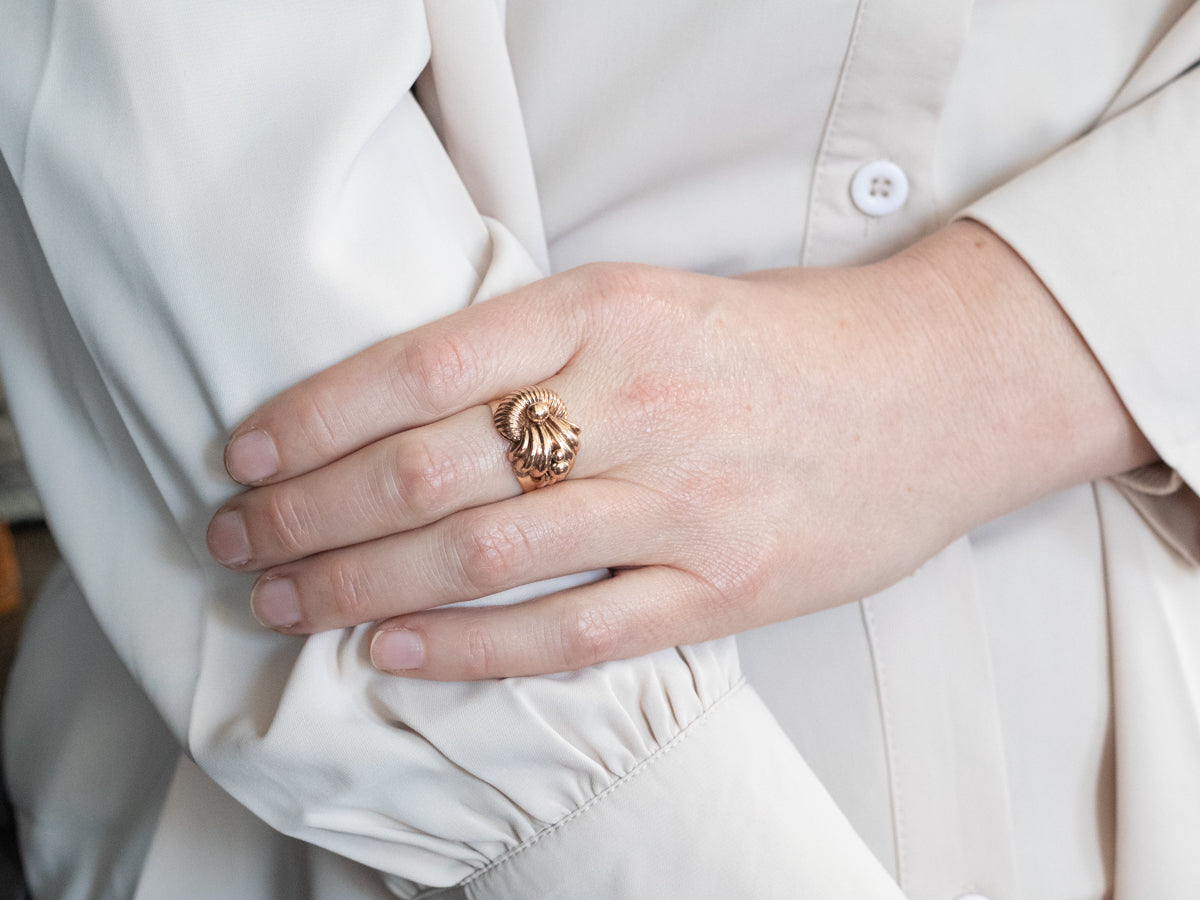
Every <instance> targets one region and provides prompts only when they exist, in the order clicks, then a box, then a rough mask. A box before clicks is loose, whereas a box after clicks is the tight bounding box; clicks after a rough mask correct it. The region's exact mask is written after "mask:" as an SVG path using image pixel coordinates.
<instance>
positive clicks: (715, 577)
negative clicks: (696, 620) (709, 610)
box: [704, 544, 775, 607]
mask: <svg viewBox="0 0 1200 900" xmlns="http://www.w3.org/2000/svg"><path fill="white" fill-rule="evenodd" d="M774 571H775V563H774V558H773V556H772V554H771V553H769V552H768V550H767V548H765V547H763V546H759V545H756V544H747V545H745V546H741V547H735V548H731V549H730V550H729V551H727V552H726V553H724V554H721V555H720V556H715V557H713V558H711V560H710V563H709V566H708V568H707V571H706V572H704V577H705V581H707V582H708V584H709V585H711V587H712V589H713V594H714V596H713V602H714V603H715V604H717V605H722V606H724V605H733V606H739V607H746V606H753V605H754V604H755V603H756V602H757V601H758V600H759V599H761V598H762V597H763V596H764V595H765V594H766V593H767V591H768V589H769V586H770V583H771V581H772V579H773V577H774Z"/></svg>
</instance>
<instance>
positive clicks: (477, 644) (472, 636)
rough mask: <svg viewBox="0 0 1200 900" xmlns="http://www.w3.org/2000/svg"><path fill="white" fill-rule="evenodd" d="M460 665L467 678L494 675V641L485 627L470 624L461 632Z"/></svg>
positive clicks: (495, 671) (472, 678)
mask: <svg viewBox="0 0 1200 900" xmlns="http://www.w3.org/2000/svg"><path fill="white" fill-rule="evenodd" d="M462 665H463V669H464V673H465V675H466V678H467V679H468V680H472V681H478V680H480V679H483V678H494V677H496V675H497V674H498V670H497V668H496V665H497V654H496V642H495V639H494V638H493V636H492V634H491V633H490V632H489V631H488V630H487V629H485V628H483V627H481V626H471V627H469V628H467V629H466V631H464V632H463V659H462Z"/></svg>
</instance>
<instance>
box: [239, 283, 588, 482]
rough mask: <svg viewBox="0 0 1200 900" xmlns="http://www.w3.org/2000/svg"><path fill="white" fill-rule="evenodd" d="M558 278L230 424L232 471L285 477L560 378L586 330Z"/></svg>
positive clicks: (367, 353)
mask: <svg viewBox="0 0 1200 900" xmlns="http://www.w3.org/2000/svg"><path fill="white" fill-rule="evenodd" d="M560 279H561V276H558V277H556V278H550V279H544V280H542V281H539V282H536V283H534V284H533V285H530V286H528V287H525V288H522V289H521V290H519V291H517V292H514V293H512V294H506V295H504V296H503V297H498V298H496V299H494V300H490V301H488V302H487V303H483V304H480V305H478V306H473V307H469V308H468V309H465V310H462V311H460V312H457V313H454V314H452V315H450V316H447V317H445V318H443V319H439V320H437V321H435V322H431V323H430V324H428V325H424V326H422V327H420V328H416V329H414V330H412V331H408V332H405V333H404V334H400V335H397V336H395V337H391V338H387V339H385V340H383V341H380V342H379V343H377V344H374V345H372V346H371V347H368V348H367V349H365V350H363V351H361V352H360V353H357V354H355V355H354V356H351V357H349V358H348V359H346V360H343V361H342V362H340V363H337V364H336V365H334V366H331V367H330V368H328V369H325V370H324V371H321V372H318V373H317V374H315V375H313V376H312V377H310V378H308V379H306V380H304V381H302V382H300V383H299V384H297V385H295V386H294V387H292V388H289V389H288V390H286V391H284V392H283V393H281V394H279V395H277V396H276V397H274V398H273V399H271V400H269V401H267V402H266V403H265V404H264V405H263V406H261V407H260V408H259V409H258V410H257V411H255V412H254V413H252V414H251V415H250V416H249V417H248V418H246V419H245V420H244V421H243V422H242V423H241V424H240V425H238V426H237V428H235V429H234V431H233V433H232V434H231V435H230V438H229V442H228V443H227V444H226V446H225V468H226V470H227V471H228V472H229V474H230V476H231V477H232V478H233V479H234V480H235V481H239V482H241V483H242V484H268V483H272V482H275V481H282V480H284V479H286V478H291V477H293V476H295V475H300V474H303V473H305V472H308V471H311V470H313V469H316V468H320V467H321V466H323V465H325V464H327V463H330V462H332V461H333V460H335V459H340V458H341V457H343V456H345V455H346V454H348V453H351V452H353V451H354V450H357V449H359V448H360V447H364V446H366V445H367V444H370V443H373V442H374V441H377V440H379V439H380V438H383V437H386V436H387V435H389V434H394V433H396V432H398V431H403V430H405V429H408V428H413V427H415V426H418V425H423V424H426V423H429V422H434V421H437V420H439V419H443V418H445V417H446V416H448V415H452V414H454V413H456V412H460V411H461V410H463V409H466V408H467V407H470V406H473V405H476V404H480V403H486V402H487V401H488V400H491V399H493V398H494V397H496V396H498V395H500V394H502V393H505V392H507V391H510V390H513V389H514V388H519V387H521V386H523V385H525V384H533V383H536V382H538V381H541V380H543V379H545V378H548V377H550V376H552V375H554V374H555V373H556V372H558V371H559V370H560V369H562V367H563V366H565V365H566V363H567V361H568V360H569V359H570V358H571V356H572V355H573V354H574V353H575V350H576V349H577V347H578V343H579V338H578V336H579V334H580V329H579V328H578V327H577V325H576V317H575V316H574V315H573V314H572V313H571V305H570V304H569V303H564V302H562V299H561V298H560V297H559V294H561V293H562V291H561V290H558V289H559V288H561V285H560V284H558V283H557V282H559V281H560Z"/></svg>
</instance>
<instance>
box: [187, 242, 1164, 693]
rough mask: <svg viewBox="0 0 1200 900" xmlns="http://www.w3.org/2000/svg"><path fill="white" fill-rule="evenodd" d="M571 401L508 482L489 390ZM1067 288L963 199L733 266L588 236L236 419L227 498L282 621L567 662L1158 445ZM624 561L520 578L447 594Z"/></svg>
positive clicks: (643, 645)
mask: <svg viewBox="0 0 1200 900" xmlns="http://www.w3.org/2000/svg"><path fill="white" fill-rule="evenodd" d="M531 384H541V385H544V386H546V387H548V388H550V389H552V390H554V391H556V392H557V393H559V394H560V395H561V396H562V397H563V398H564V400H565V401H566V403H567V405H568V408H569V412H570V418H571V420H572V421H574V422H576V423H578V424H579V425H580V426H581V427H582V429H583V435H582V445H581V450H580V453H579V457H578V461H577V463H576V465H575V468H574V470H573V471H572V473H571V476H570V478H569V479H568V480H567V481H565V482H563V483H561V484H558V485H554V486H551V487H549V488H545V489H542V490H537V491H534V492H531V493H528V494H521V492H520V489H519V486H518V484H517V481H516V479H515V478H514V476H513V474H512V472H511V470H510V468H509V466H508V464H507V463H506V461H505V459H504V450H505V446H506V445H505V442H504V440H503V439H502V438H501V437H500V436H499V435H497V434H496V432H495V431H494V429H493V428H492V425H491V421H490V413H489V410H488V406H487V404H488V402H489V401H491V400H494V399H496V398H498V397H500V396H502V395H504V394H506V393H508V392H509V391H512V390H515V389H518V388H520V387H523V386H525V385H531ZM1153 458H1154V452H1153V450H1152V449H1151V448H1150V446H1149V444H1148V443H1147V442H1146V440H1145V439H1144V437H1143V436H1142V435H1141V433H1140V432H1139V431H1138V429H1137V427H1136V425H1135V424H1134V423H1133V421H1132V420H1131V419H1130V417H1129V415H1128V413H1127V412H1126V410H1125V409H1124V407H1123V406H1122V404H1121V402H1120V400H1119V398H1118V397H1117V395H1116V393H1115V392H1114V390H1113V388H1112V386H1111V385H1110V384H1109V382H1108V380H1107V378H1106V376H1105V375H1104V372H1103V371H1102V369H1101V368H1100V366H1099V364H1098V363H1097V362H1096V360H1095V359H1094V358H1093V356H1092V355H1091V353H1090V351H1089V350H1088V348H1087V346H1086V344H1085V343H1084V342H1083V339H1082V338H1081V337H1080V335H1079V334H1078V332H1076V330H1075V329H1074V327H1073V326H1072V324H1071V322H1070V320H1069V319H1068V318H1067V317H1066V315H1065V314H1064V313H1063V312H1062V311H1061V309H1060V308H1059V307H1058V305H1057V303H1056V302H1055V301H1054V299H1053V297H1052V296H1051V295H1050V294H1049V293H1048V291H1047V290H1046V289H1045V287H1044V286H1043V285H1042V284H1041V282H1040V281H1039V280H1038V279H1037V277H1036V275H1034V273H1033V272H1032V271H1031V270H1030V269H1029V268H1028V267H1027V266H1026V265H1025V264H1024V262H1023V261H1022V260H1021V259H1020V257H1019V256H1017V255H1016V254H1015V253H1014V252H1013V251H1012V250H1011V249H1010V248H1008V247H1007V245H1005V244H1004V243H1003V242H1002V241H1001V240H1000V239H999V238H997V237H996V236H995V235H994V234H993V233H992V232H990V231H989V230H987V229H986V228H984V227H983V226H981V225H978V224H976V223H974V222H969V221H960V222H956V223H954V224H952V225H950V226H948V227H946V228H944V229H942V230H941V231H939V232H937V233H935V234H934V235H932V236H930V237H929V238H926V239H925V240H923V241H922V242H920V243H918V244H916V245H914V246H913V247H911V248H909V249H908V250H906V251H904V252H902V253H900V254H898V255H897V256H894V257H892V258H890V259H888V260H885V261H883V262H880V263H877V264H874V265H870V266H865V267H861V268H852V269H851V268H847V269H816V270H809V269H785V270H775V271H770V272H761V273H754V274H751V275H747V276H744V277H742V278H736V279H730V278H718V277H712V276H703V275H694V274H689V273H684V272H677V271H670V270H664V269H655V268H650V267H643V266H635V265H625V264H600V265H594V266H586V267H583V268H580V269H576V270H572V271H569V272H565V273H563V274H561V275H556V276H553V277H551V278H547V279H544V280H542V281H539V282H537V283H535V284H532V285H530V286H528V287H526V288H523V289H521V290H518V291H516V292H514V293H511V294H508V295H506V296H503V297H499V298H497V299H494V300H492V301H489V302H487V303H485V304H481V305H479V306H477V307H473V308H470V309H467V310H465V311H463V312H459V313H456V314H454V315H452V316H449V317H447V318H445V319H442V320H440V321H438V322H435V323H433V324H431V325H428V326H426V327H423V328H420V329H417V330H414V331H412V332H409V333H406V334H402V335H399V336H397V337H395V338H392V339H390V340H387V341H384V342H382V343H380V344H378V345H376V346H374V347H371V348H369V349H367V350H366V351H364V352H362V353H360V354H358V355H356V356H354V357H352V358H350V359H348V360H346V361H345V362H343V363H340V364H338V365H336V366H334V367H332V368H330V369H328V370H326V371H324V372H322V373H320V374H318V375H316V376H314V377H312V378H310V379H308V380H306V381H304V382H303V383H301V384H299V385H297V386H296V387H294V388H292V389H291V390H289V391H286V392H284V393H283V394H281V395H280V396H278V397H276V398H275V399H273V400H271V401H270V402H268V403H267V404H266V405H264V406H263V407H262V408H260V409H259V410H258V411H257V412H255V413H254V414H253V415H251V416H250V417H249V418H248V419H247V420H246V421H245V422H243V423H242V424H241V425H240V426H239V427H238V428H237V429H236V430H235V431H234V434H233V436H232V439H231V441H230V444H229V446H228V448H227V451H226V462H227V467H228V469H229V471H230V474H231V475H232V476H233V477H234V478H235V479H236V480H238V481H240V482H243V483H246V484H252V485H254V487H253V488H252V489H251V490H249V491H247V492H245V493H243V494H241V495H239V496H237V497H235V498H234V499H233V500H231V501H230V502H229V503H228V504H227V505H226V506H225V507H223V508H222V510H221V511H220V512H218V514H217V515H216V517H214V519H213V523H212V525H211V526H210V529H209V547H210V550H211V551H212V552H213V554H214V556H216V558H217V559H218V560H220V561H221V562H223V563H224V564H226V565H228V566H230V567H232V568H237V569H243V570H263V574H262V575H261V576H260V578H259V579H258V581H257V582H256V584H255V586H254V590H253V593H252V604H253V607H254V610H255V613H256V615H257V616H258V617H259V619H260V621H262V622H263V623H264V624H265V625H268V626H270V627H274V628H276V629H278V630H281V631H284V632H289V633H296V634H303V633H309V632H314V631H321V630H326V629H331V628H338V627H342V626H348V625H354V624H359V623H362V622H368V621H375V620H383V621H382V622H381V624H380V625H379V626H378V628H377V632H376V635H375V637H374V639H373V643H372V659H373V661H374V663H375V664H376V665H377V666H379V667H380V668H383V669H385V670H387V671H393V672H397V673H403V674H406V675H410V676H414V677H420V678H430V679H477V678H492V677H503V676H513V675H526V674H539V673H547V672H555V671H562V670H568V669H575V668H579V667H583V666H587V665H590V664H592V663H596V662H599V661H602V660H606V659H616V658H624V657H629V656H634V655H639V654H643V653H646V652H649V651H652V650H656V649H660V648H663V647H667V646H671V645H675V644H686V643H694V642H698V641H702V640H706V639H709V638H713V637H717V636H721V635H726V634H731V633H736V632H739V631H742V630H745V629H748V628H752V627H755V626H758V625H762V624H766V623H769V622H774V621H779V620H782V619H785V618H789V617H794V616H798V615H803V614H806V613H810V612H814V611H816V610H819V609H823V608H826V607H830V606H833V605H836V604H839V603H843V602H847V601H851V600H855V599H858V598H860V597H863V596H866V595H869V594H871V593H874V592H876V591H878V590H881V589H882V588H884V587H887V586H888V585H890V584H892V583H894V582H895V581H897V580H899V579H900V578H902V577H904V576H905V575H906V574H908V573H910V572H912V571H913V570H914V569H915V568H916V567H918V566H919V565H920V564H921V563H922V562H923V561H924V560H926V559H927V558H929V557H930V556H931V555H933V554H934V553H936V552H937V551H938V550H939V549H941V548H942V547H943V546H945V545H946V544H947V543H949V542H950V541H952V540H953V539H955V538H956V537H958V536H960V535H962V534H964V533H966V532H967V531H969V530H970V529H971V528H973V527H974V526H976V525H979V524H981V523H983V522H985V521H988V520H990V519H992V518H994V517H996V516H999V515H1001V514H1003V513H1005V512H1008V511H1010V510H1012V509H1015V508H1018V507H1020V506H1022V505H1024V504H1026V503H1029V502H1031V501H1032V500H1034V499H1036V498H1038V497H1040V496H1043V495H1045V494H1047V493H1049V492H1051V491H1054V490H1056V489H1059V488H1063V487H1066V486H1069V485H1071V484H1076V483H1081V482H1084V481H1088V480H1092V479H1096V478H1101V477H1105V476H1109V475H1113V474H1116V473H1119V472H1121V471H1124V470H1126V469H1129V468H1132V467H1134V466H1137V465H1139V464H1142V463H1145V462H1148V461H1150V460H1152V459H1153ZM601 567H609V568H611V569H613V570H614V573H615V577H613V578H611V579H608V580H604V581H601V582H597V583H592V584H588V585H584V586H581V587H575V588H572V589H570V590H566V591H562V592H559V593H556V594H552V595H549V596H545V597H541V598H539V599H536V600H533V601H529V602H526V603H524V604H519V605H516V606H511V607H496V608H469V607H450V608H440V607H446V606H447V605H449V604H454V603H456V602H458V601H464V600H470V599H474V598H478V597H481V596H485V595H488V594H491V593H494V592H497V591H501V590H504V589H506V588H510V587H513V586H516V585H520V584H524V583H528V582H531V581H535V580H539V579H545V578H550V577H553V576H557V575H564V574H568V573H572V572H579V571H584V570H588V569H595V568H601Z"/></svg>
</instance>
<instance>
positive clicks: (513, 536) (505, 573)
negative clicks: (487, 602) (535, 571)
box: [458, 517, 533, 593]
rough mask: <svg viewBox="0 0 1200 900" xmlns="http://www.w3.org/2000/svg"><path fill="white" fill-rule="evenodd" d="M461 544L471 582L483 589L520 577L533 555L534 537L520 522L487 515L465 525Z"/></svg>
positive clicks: (493, 589)
mask: <svg viewBox="0 0 1200 900" xmlns="http://www.w3.org/2000/svg"><path fill="white" fill-rule="evenodd" d="M458 548H459V549H458V557H459V560H460V561H461V565H462V570H463V574H464V576H465V578H466V580H467V583H468V584H469V585H470V586H471V587H472V588H474V589H475V590H476V591H480V592H483V593H491V592H493V591H495V590H497V589H498V588H501V587H505V586H508V585H510V584H513V583H515V582H516V581H519V580H520V578H521V575H522V574H523V573H524V572H525V571H527V570H528V568H529V563H530V562H531V560H532V557H533V546H532V541H531V540H530V537H529V534H528V532H526V530H525V529H524V528H523V527H521V525H520V524H519V523H516V522H499V521H495V520H491V519H487V518H483V517H478V518H476V519H475V520H473V521H472V522H470V523H469V524H467V525H466V526H465V527H464V529H463V533H462V536H461V538H460V540H459V542H458Z"/></svg>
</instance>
